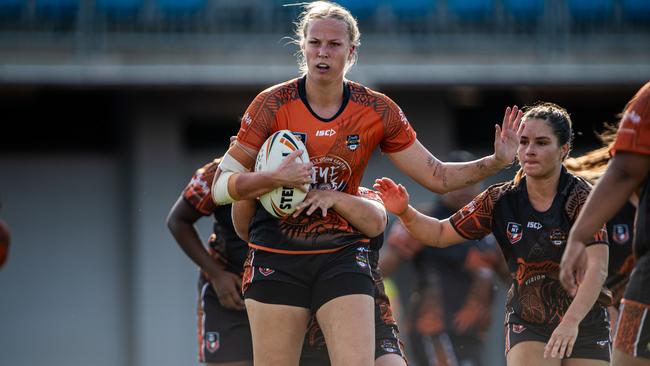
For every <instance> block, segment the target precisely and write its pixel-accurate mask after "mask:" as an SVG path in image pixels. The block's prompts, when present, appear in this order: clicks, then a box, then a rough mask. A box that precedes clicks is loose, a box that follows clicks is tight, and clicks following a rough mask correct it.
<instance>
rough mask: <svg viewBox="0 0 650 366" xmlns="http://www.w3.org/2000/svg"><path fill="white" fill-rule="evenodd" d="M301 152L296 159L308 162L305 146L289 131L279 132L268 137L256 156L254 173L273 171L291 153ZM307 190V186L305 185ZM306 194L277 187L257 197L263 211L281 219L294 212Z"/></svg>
mask: <svg viewBox="0 0 650 366" xmlns="http://www.w3.org/2000/svg"><path fill="white" fill-rule="evenodd" d="M296 150H302V151H303V153H302V154H301V155H300V156H299V157H298V158H297V159H298V160H299V161H301V162H303V163H308V162H309V154H308V153H307V148H306V147H305V144H304V143H303V142H302V140H300V138H298V137H297V136H295V135H294V134H293V133H292V132H291V131H289V130H280V131H277V132H275V133H274V134H272V135H271V136H269V138H268V139H267V140H266V141H265V142H264V144H263V145H262V147H261V148H260V151H259V153H258V154H257V160H256V161H255V171H256V172H263V171H270V170H274V169H276V168H277V167H278V165H280V163H281V162H282V160H283V159H284V158H285V157H286V156H287V155H289V154H291V153H292V152H293V151H296ZM305 190H309V184H307V185H305ZM306 195H307V193H305V192H303V191H301V190H300V189H298V188H290V187H278V188H276V189H274V190H272V191H271V192H268V193H266V194H264V195H262V196H260V197H259V200H260V203H261V204H262V206H263V207H264V209H265V210H266V211H267V212H268V213H270V214H271V215H273V216H275V217H277V218H279V219H283V218H286V217H287V216H289V215H291V214H292V213H293V212H294V211H296V206H297V205H298V204H299V203H300V202H302V201H303V200H304V199H305V196H306Z"/></svg>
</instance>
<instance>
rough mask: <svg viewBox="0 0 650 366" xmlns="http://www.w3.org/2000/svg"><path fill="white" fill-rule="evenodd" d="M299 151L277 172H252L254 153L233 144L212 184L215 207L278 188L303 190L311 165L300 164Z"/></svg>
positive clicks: (308, 177) (284, 160)
mask: <svg viewBox="0 0 650 366" xmlns="http://www.w3.org/2000/svg"><path fill="white" fill-rule="evenodd" d="M300 154H302V150H296V151H294V152H292V153H291V154H289V155H287V156H286V157H285V158H284V159H283V160H282V163H281V164H280V165H279V166H278V168H277V169H275V170H271V171H265V172H251V171H250V170H251V169H252V168H253V165H254V162H255V160H254V157H255V156H256V155H257V151H255V150H254V149H252V148H250V147H247V146H244V145H243V144H240V143H234V144H233V145H232V146H231V147H230V149H228V152H226V154H225V155H224V157H223V159H222V161H221V164H219V170H218V172H217V175H216V178H215V180H214V184H213V186H212V192H213V193H212V194H213V200H214V201H215V203H217V204H221V205H224V204H229V203H232V202H234V201H239V200H248V199H255V198H257V197H259V196H261V195H263V194H265V193H268V192H270V191H272V190H274V189H275V188H278V187H292V188H299V189H303V190H304V186H305V184H308V183H311V180H312V178H311V168H312V164H311V163H302V162H299V159H297V158H298V156H299V155H300Z"/></svg>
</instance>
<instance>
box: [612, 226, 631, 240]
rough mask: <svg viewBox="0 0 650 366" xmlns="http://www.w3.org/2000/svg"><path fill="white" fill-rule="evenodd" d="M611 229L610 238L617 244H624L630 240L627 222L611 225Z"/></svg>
mask: <svg viewBox="0 0 650 366" xmlns="http://www.w3.org/2000/svg"><path fill="white" fill-rule="evenodd" d="M612 231H613V235H612V239H614V241H615V242H616V243H617V244H625V243H626V242H627V241H628V240H630V228H629V227H628V226H627V224H616V225H614V226H613V227H612Z"/></svg>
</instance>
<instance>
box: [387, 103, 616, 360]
mask: <svg viewBox="0 0 650 366" xmlns="http://www.w3.org/2000/svg"><path fill="white" fill-rule="evenodd" d="M522 122H525V127H524V131H523V134H522V136H521V140H520V144H519V148H518V152H517V153H518V158H519V162H520V164H521V167H522V169H521V170H520V171H519V173H517V176H516V177H515V179H513V180H512V181H510V182H506V183H501V184H496V185H493V186H491V187H490V188H488V189H487V190H486V191H484V192H483V193H481V194H480V195H479V196H478V197H476V198H475V199H474V200H473V201H472V202H470V203H469V204H467V205H466V206H465V207H464V208H462V209H461V210H459V211H458V212H456V213H455V214H454V215H452V216H451V217H450V218H449V219H446V220H442V221H440V220H438V219H435V218H432V217H428V216H426V215H423V214H421V213H419V212H418V211H417V210H415V209H414V208H413V207H411V206H409V205H408V193H407V191H406V189H405V188H404V187H403V186H402V185H397V184H395V183H394V182H393V181H392V180H390V179H389V178H382V179H378V180H377V181H376V184H375V188H377V189H378V190H379V193H380V196H381V197H382V199H383V200H384V205H385V206H386V209H387V210H388V211H389V212H392V213H394V214H396V215H398V216H399V218H400V220H401V222H402V224H403V225H404V226H405V227H406V228H407V230H409V232H410V233H411V235H413V236H414V237H415V238H416V239H417V240H419V241H422V242H424V243H426V244H429V245H432V246H437V247H446V246H449V245H451V244H455V243H459V242H462V241H465V240H467V239H480V238H482V237H484V236H485V235H487V234H489V233H493V234H494V236H495V237H496V239H497V242H498V243H499V246H500V247H501V249H502V252H503V254H504V257H505V259H506V262H507V264H508V267H509V269H510V272H511V274H512V277H513V285H512V287H511V288H510V291H509V292H508V297H507V303H506V319H505V326H506V357H507V363H508V365H523V364H528V365H542V364H553V365H559V364H562V365H603V366H604V365H607V364H608V362H609V358H610V351H609V328H608V327H609V322H608V319H607V311H606V308H605V306H606V305H607V304H608V303H609V301H610V298H609V296H607V295H606V294H603V283H604V280H605V274H606V273H607V272H606V271H607V256H608V245H607V233H606V231H605V228H604V225H601V228H600V230H599V231H598V232H597V233H596V234H595V235H592V236H591V237H590V240H589V241H588V242H589V244H594V245H589V247H588V248H587V250H586V253H587V255H588V257H589V262H588V263H589V265H588V267H587V272H588V274H590V275H589V276H588V277H587V278H588V279H586V280H585V281H584V282H583V283H582V285H581V286H580V288H579V290H578V291H577V294H576V296H575V298H571V296H570V295H569V294H568V293H567V292H566V291H565V290H564V289H563V288H562V286H561V284H560V282H559V280H558V274H559V264H560V258H561V256H562V253H563V251H564V247H565V245H566V239H567V237H568V233H569V229H570V228H571V225H572V224H573V222H574V220H575V218H576V217H577V215H578V213H579V211H580V209H581V207H582V205H583V203H584V201H585V199H586V197H587V195H588V193H589V190H590V185H589V184H588V183H587V182H586V181H584V180H582V179H580V178H578V177H576V176H574V175H572V174H570V173H568V172H567V170H566V168H565V167H564V166H563V164H562V162H563V161H564V159H565V158H566V157H567V155H568V153H569V150H570V142H571V141H570V140H571V135H572V132H571V120H570V117H569V115H568V113H567V112H566V111H565V110H564V109H563V108H561V107H559V106H557V105H555V104H552V103H540V104H537V105H535V106H533V107H531V108H528V109H527V110H526V112H525V113H524V116H523V118H522ZM601 294H603V296H602V297H601V296H599V295H601ZM597 300H598V301H597ZM548 357H551V358H555V357H558V358H561V359H562V360H561V361H559V362H558V360H555V361H549V360H544V358H548Z"/></svg>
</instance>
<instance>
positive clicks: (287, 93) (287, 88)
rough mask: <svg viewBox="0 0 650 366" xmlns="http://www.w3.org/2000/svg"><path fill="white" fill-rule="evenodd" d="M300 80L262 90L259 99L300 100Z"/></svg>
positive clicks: (292, 80) (288, 81)
mask: <svg viewBox="0 0 650 366" xmlns="http://www.w3.org/2000/svg"><path fill="white" fill-rule="evenodd" d="M298 80H299V79H291V80H287V81H285V82H282V83H279V84H275V85H272V86H270V87H268V88H266V89H264V90H262V91H261V92H260V93H259V94H258V98H259V97H263V98H265V99H268V98H273V99H281V100H293V99H297V98H299V95H298Z"/></svg>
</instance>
